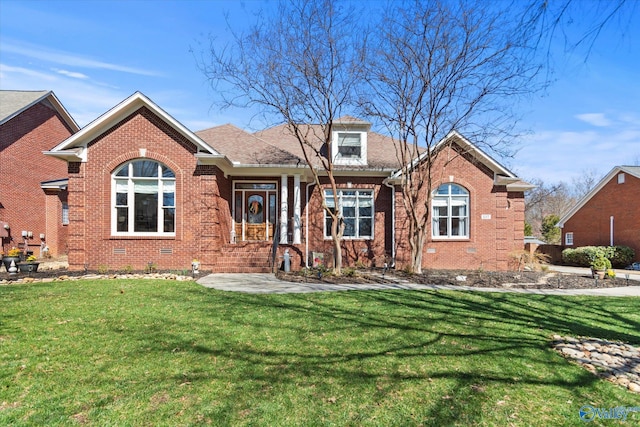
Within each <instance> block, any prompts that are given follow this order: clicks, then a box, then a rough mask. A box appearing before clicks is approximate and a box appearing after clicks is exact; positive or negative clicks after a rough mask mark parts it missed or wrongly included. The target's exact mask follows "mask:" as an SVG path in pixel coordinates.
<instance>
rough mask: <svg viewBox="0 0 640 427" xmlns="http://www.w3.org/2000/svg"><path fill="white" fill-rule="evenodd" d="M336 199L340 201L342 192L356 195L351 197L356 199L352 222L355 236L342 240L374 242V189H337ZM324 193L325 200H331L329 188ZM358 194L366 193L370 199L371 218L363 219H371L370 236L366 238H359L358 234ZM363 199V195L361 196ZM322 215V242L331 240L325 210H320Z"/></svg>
mask: <svg viewBox="0 0 640 427" xmlns="http://www.w3.org/2000/svg"><path fill="white" fill-rule="evenodd" d="M337 190H338V198H339V199H340V200H342V192H343V191H353V192H355V193H356V194H355V195H354V196H353V197H355V199H356V207H355V215H356V216H355V217H354V221H355V227H356V235H355V236H342V239H343V240H374V238H375V222H376V221H375V219H376V209H375V195H376V193H375V189H374V188H338V189H337ZM323 191H324V197H325V200H328V197H331V198H333V191H332V190H331V189H330V188H325V189H323ZM359 192H368V193H370V199H371V216H370V217H363V218H371V234H370V235H368V236H360V235H359V234H360V233H359V231H360V230H359V219H360V212H359V209H358V202H359V200H360V194H359ZM349 197H351V196H349ZM363 197H364V195H363ZM340 200H339V201H338V203H340ZM322 213H323V221H322V228H323V237H324V240H331V230H330V229H329V228H328V227H327V221H328V220H329V216H328V214H327V211H326V210H325V209H323V210H322ZM343 217H344V216H343Z"/></svg>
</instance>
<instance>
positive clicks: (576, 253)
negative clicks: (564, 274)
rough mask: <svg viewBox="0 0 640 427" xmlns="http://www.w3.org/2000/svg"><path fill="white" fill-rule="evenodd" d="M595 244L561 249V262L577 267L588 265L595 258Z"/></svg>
mask: <svg viewBox="0 0 640 427" xmlns="http://www.w3.org/2000/svg"><path fill="white" fill-rule="evenodd" d="M595 250H596V247H595V246H581V247H579V248H575V249H570V248H569V249H565V250H563V251H562V262H563V263H565V264H568V265H575V266H578V267H589V266H590V265H591V261H593V259H594V258H595Z"/></svg>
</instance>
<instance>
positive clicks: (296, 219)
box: [293, 175, 302, 245]
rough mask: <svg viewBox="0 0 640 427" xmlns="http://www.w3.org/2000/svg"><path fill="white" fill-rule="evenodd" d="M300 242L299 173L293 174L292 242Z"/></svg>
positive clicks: (297, 243) (296, 243)
mask: <svg viewBox="0 0 640 427" xmlns="http://www.w3.org/2000/svg"><path fill="white" fill-rule="evenodd" d="M300 243H302V240H301V238H300V175H294V176H293V244H294V245H299V244H300Z"/></svg>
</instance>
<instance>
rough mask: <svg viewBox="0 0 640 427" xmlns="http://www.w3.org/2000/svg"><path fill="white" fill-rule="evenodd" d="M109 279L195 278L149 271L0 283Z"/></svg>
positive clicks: (182, 280) (1, 282)
mask: <svg viewBox="0 0 640 427" xmlns="http://www.w3.org/2000/svg"><path fill="white" fill-rule="evenodd" d="M109 279H157V280H176V281H178V282H184V281H189V280H195V279H194V278H193V277H191V276H183V275H180V274H173V273H149V274H146V273H145V274H84V275H82V276H70V275H67V274H61V275H60V276H58V277H42V278H40V277H21V278H19V279H15V280H6V279H4V280H0V285H9V284H20V283H51V282H68V281H77V280H109Z"/></svg>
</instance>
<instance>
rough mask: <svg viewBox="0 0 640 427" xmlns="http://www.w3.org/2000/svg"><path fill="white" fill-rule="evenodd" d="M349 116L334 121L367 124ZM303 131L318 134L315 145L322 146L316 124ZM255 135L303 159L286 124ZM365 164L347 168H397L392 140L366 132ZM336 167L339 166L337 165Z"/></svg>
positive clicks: (306, 127) (398, 165) (319, 128)
mask: <svg viewBox="0 0 640 427" xmlns="http://www.w3.org/2000/svg"><path fill="white" fill-rule="evenodd" d="M349 119H353V118H351V117H348V116H346V117H342V118H340V119H338V120H337V121H336V122H338V123H353V124H368V123H367V122H363V121H361V120H359V119H353V120H349ZM301 130H302V132H303V133H308V134H309V135H314V134H316V135H319V136H318V137H317V143H318V145H316V147H321V146H322V138H321V136H320V135H322V129H321V127H320V126H318V125H305V126H301ZM254 135H255V136H256V137H258V138H260V139H262V140H264V141H266V142H267V143H268V144H270V145H272V146H274V147H277V148H279V149H281V150H284V151H288V152H290V153H292V154H293V155H294V156H296V157H299V158H301V159H304V155H303V153H302V148H301V147H300V143H299V142H298V140H297V139H296V137H295V136H293V135H292V134H291V132H290V131H289V130H288V128H287V126H286V125H280V126H275V127H272V128H269V129H265V130H263V131H259V132H256V133H255V134H254ZM367 157H368V159H367V166H349V167H348V169H359V170H363V169H364V170H367V169H375V170H378V169H394V170H395V169H397V168H399V167H400V163H399V162H398V159H397V158H396V151H395V149H394V146H393V140H392V139H391V138H389V137H387V136H384V135H380V134H378V133H375V132H371V131H369V132H367ZM337 168H340V167H339V166H338V167H337Z"/></svg>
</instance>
